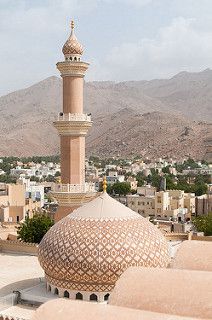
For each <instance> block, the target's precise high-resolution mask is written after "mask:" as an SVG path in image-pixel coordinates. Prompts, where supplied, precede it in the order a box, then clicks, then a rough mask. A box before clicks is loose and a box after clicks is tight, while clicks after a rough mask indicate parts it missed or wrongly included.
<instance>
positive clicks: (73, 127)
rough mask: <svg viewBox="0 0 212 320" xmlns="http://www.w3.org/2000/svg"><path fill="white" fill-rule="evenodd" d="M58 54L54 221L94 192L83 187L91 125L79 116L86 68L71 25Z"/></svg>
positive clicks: (91, 187) (81, 108) (83, 115)
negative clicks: (60, 57)
mask: <svg viewBox="0 0 212 320" xmlns="http://www.w3.org/2000/svg"><path fill="white" fill-rule="evenodd" d="M62 51H63V54H64V58H65V60H64V61H62V62H58V63H57V68H58V70H59V71H60V74H61V77H62V79H63V111H62V112H60V113H59V115H58V119H57V121H55V122H54V126H55V128H56V129H57V130H58V133H59V136H60V149H61V184H59V185H57V186H56V188H55V190H54V192H53V196H54V197H55V198H56V200H57V201H58V204H59V209H58V211H57V213H56V216H55V220H56V221H58V220H60V219H61V218H62V217H64V216H65V215H67V214H68V213H70V212H71V211H73V209H75V208H77V207H79V206H80V205H82V204H83V203H84V202H87V201H89V200H90V198H91V197H93V191H94V187H93V186H91V185H88V184H86V183H85V136H86V134H87V132H88V130H89V128H90V127H91V126H92V122H91V117H90V116H88V115H87V114H84V113H83V86H84V76H85V73H86V71H87V69H88V66H89V64H88V63H86V62H83V61H81V57H82V54H83V47H82V45H81V44H80V43H79V42H78V40H77V38H76V36H75V33H74V22H73V21H72V22H71V34H70V37H69V38H68V40H67V41H66V43H65V44H64V46H63V50H62Z"/></svg>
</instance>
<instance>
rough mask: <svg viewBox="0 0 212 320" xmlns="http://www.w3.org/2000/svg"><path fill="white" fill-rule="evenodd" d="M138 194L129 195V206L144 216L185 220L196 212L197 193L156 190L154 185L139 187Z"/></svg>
mask: <svg viewBox="0 0 212 320" xmlns="http://www.w3.org/2000/svg"><path fill="white" fill-rule="evenodd" d="M137 192H138V193H139V194H136V195H128V196H127V206H128V207H129V208H131V209H132V210H134V211H136V212H138V213H139V214H141V215H142V216H144V217H148V216H150V217H164V218H174V219H179V220H185V219H186V218H190V217H191V215H193V214H194V213H195V194H193V193H185V192H184V191H181V190H167V191H159V192H156V190H155V188H153V187H149V186H147V187H139V188H138V190H137Z"/></svg>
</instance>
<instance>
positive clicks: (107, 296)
mask: <svg viewBox="0 0 212 320" xmlns="http://www.w3.org/2000/svg"><path fill="white" fill-rule="evenodd" d="M109 296H110V294H109V293H107V294H106V295H105V296H104V301H107V300H108V299H109Z"/></svg>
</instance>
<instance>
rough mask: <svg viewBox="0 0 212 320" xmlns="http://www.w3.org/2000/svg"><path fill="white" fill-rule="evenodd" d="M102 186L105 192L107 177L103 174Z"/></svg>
mask: <svg viewBox="0 0 212 320" xmlns="http://www.w3.org/2000/svg"><path fill="white" fill-rule="evenodd" d="M102 186H103V192H104V193H106V192H107V179H106V176H104V178H103V183H102Z"/></svg>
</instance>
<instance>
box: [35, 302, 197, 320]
mask: <svg viewBox="0 0 212 320" xmlns="http://www.w3.org/2000/svg"><path fill="white" fill-rule="evenodd" d="M46 319H51V320H58V319H60V320H66V319H77V320H94V319H95V320H180V319H184V320H189V319H190V320H191V319H193V320H194V319H195V318H187V317H179V316H173V315H167V314H162V313H154V312H148V311H143V310H142V311H141V310H135V309H128V308H123V307H117V306H110V305H107V304H96V303H92V302H84V301H71V300H66V299H58V300H54V301H49V302H47V303H45V304H43V305H42V306H41V307H40V308H39V309H37V310H36V312H35V314H34V316H33V318H32V320H46Z"/></svg>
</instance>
